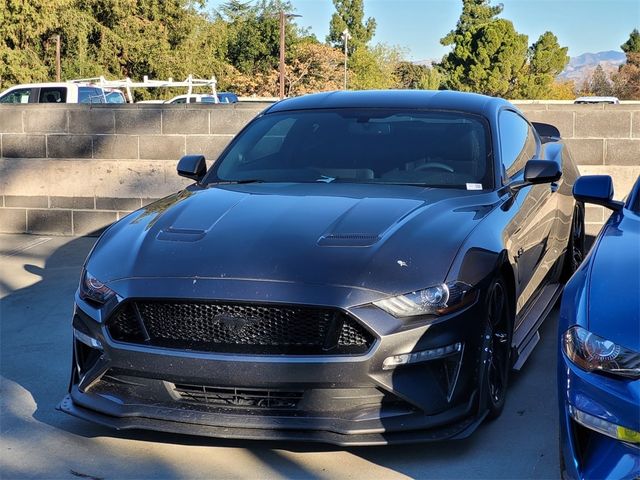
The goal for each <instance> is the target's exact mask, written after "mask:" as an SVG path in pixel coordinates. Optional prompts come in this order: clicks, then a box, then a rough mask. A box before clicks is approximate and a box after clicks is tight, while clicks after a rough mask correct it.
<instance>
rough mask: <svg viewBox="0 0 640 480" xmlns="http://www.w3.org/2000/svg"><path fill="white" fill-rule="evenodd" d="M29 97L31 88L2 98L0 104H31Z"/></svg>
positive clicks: (19, 90) (16, 91)
mask: <svg viewBox="0 0 640 480" xmlns="http://www.w3.org/2000/svg"><path fill="white" fill-rule="evenodd" d="M29 95H31V89H30V88H19V89H17V90H13V91H12V92H9V93H7V94H5V95H3V96H2V97H0V103H29Z"/></svg>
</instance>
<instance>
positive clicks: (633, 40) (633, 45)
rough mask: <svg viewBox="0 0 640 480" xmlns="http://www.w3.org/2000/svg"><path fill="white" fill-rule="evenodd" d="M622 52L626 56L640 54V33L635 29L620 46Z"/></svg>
mask: <svg viewBox="0 0 640 480" xmlns="http://www.w3.org/2000/svg"><path fill="white" fill-rule="evenodd" d="M620 48H621V49H622V51H623V52H624V53H626V54H629V53H640V32H638V29H637V28H634V29H633V31H632V32H631V34H630V35H629V38H628V39H627V41H626V42H624V43H623V44H622V45H620Z"/></svg>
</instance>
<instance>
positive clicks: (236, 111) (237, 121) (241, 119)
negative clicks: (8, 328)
mask: <svg viewBox="0 0 640 480" xmlns="http://www.w3.org/2000/svg"><path fill="white" fill-rule="evenodd" d="M261 111H262V110H260V109H241V108H234V106H232V105H219V106H217V107H216V108H213V109H211V110H210V111H209V115H210V118H211V119H210V130H209V133H215V134H228V135H235V134H236V133H238V132H239V131H240V129H242V127H244V126H245V125H246V124H247V123H249V122H250V121H251V120H252V119H253V118H254V117H255V116H256V115H257V114H258V113H260V112H261Z"/></svg>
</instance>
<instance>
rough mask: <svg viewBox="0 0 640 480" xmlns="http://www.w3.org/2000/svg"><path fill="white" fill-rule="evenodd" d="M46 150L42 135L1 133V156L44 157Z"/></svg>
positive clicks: (44, 139)
mask: <svg viewBox="0 0 640 480" xmlns="http://www.w3.org/2000/svg"><path fill="white" fill-rule="evenodd" d="M46 152H47V148H46V138H45V136H44V135H15V134H4V135H2V157H5V158H44V157H45V156H46Z"/></svg>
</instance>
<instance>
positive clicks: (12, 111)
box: [0, 106, 22, 133]
mask: <svg viewBox="0 0 640 480" xmlns="http://www.w3.org/2000/svg"><path fill="white" fill-rule="evenodd" d="M3 107H4V106H3ZM0 133H22V109H19V108H16V107H8V106H7V107H4V108H0Z"/></svg>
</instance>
